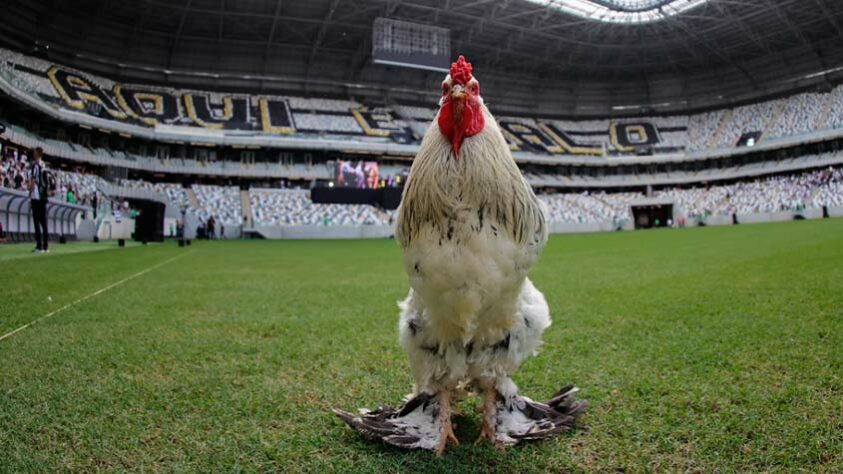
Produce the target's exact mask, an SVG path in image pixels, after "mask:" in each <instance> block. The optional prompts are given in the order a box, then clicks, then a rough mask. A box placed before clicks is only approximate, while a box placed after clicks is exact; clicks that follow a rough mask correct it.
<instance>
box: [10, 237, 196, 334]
mask: <svg viewBox="0 0 843 474" xmlns="http://www.w3.org/2000/svg"><path fill="white" fill-rule="evenodd" d="M187 253H189V252H187ZM187 253H183V254H179V255H176V256H175V257H173V258H170V259H167V260H164V261H163V262H161V263H156V264H155V265H153V266H151V267H149V268H147V269H146V270H141V271H139V272H137V273H135V274H134V275H131V276H128V277H126V278H124V279H122V280H120V281H117V282H114V283H112V284H110V285H108V286H106V287H103V288H100V289H99V290H97V291H95V292H93V293H91V294H90V295H87V296H83V297H81V298H79V299H78V300H76V301H72V302H70V303H67V304H66V305H64V306H62V307H61V308H58V309H54V310H53V311H50V312H49V313H47V314H45V315H44V316H41V317H40V318H37V319H35V320H33V321H31V322H29V323H26V324H24V325H23V326H21V327H19V328H17V329H15V330H14V331H12V332H10V333H7V334H4V335H2V336H0V341H2V340H3V339H6V338H7V337H11V336H13V335H15V334H17V333H18V332H20V331H23V330H24V329H26V328H28V327H30V326H33V325H35V324H38V323H39V322H41V321H43V320H45V319H47V318H51V317H53V316H55V315H56V314H58V313H61V312H62V311H64V310H66V309H67V308H70V307H71V306H76V305H77V304H79V303H83V302H85V301H86V300H88V299H90V298H93V297H94V296H97V295H99V294H101V293H105V292H106V291H108V290H110V289H112V288H114V287H116V286H120V285H122V284H123V283H126V282H127V281H130V280H134V279H135V278H137V277H139V276H142V275H144V274H146V273H149V272H151V271H152V270H155V269H156V268H159V267H163V266H164V265H166V264H168V263H170V262H172V261H174V260H176V259H177V258H181V257H184V256H185V255H187Z"/></svg>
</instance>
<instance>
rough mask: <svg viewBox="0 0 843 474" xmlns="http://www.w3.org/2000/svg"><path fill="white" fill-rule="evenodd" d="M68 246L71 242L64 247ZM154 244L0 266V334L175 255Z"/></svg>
mask: <svg viewBox="0 0 843 474" xmlns="http://www.w3.org/2000/svg"><path fill="white" fill-rule="evenodd" d="M68 245H72V244H68ZM184 252H185V250H184V249H179V248H177V247H176V245H175V244H172V243H168V244H158V245H149V246H140V247H132V248H124V249H112V250H104V251H97V252H87V253H69V254H63V255H52V254H48V255H34V256H32V257H31V258H21V259H15V260H8V261H5V262H3V263H1V264H0V269H2V272H0V300H2V301H3V304H2V305H0V333H2V334H6V333H8V332H9V331H12V330H14V329H15V328H18V327H20V326H21V325H23V324H26V323H27V322H30V321H32V320H33V319H35V318H37V317H40V316H42V315H44V314H47V313H49V312H50V311H53V310H56V309H58V308H60V307H62V306H64V305H66V304H68V303H71V302H73V301H76V300H78V299H79V298H83V297H84V296H86V295H88V294H91V293H93V292H94V291H96V290H98V289H100V288H102V287H104V286H107V285H108V284H110V283H113V282H115V281H119V280H121V279H123V278H126V277H128V276H130V275H132V274H134V273H137V272H138V271H141V270H143V269H144V268H148V267H150V266H152V265H155V264H157V263H159V262H161V261H164V260H166V259H167V258H170V257H173V256H175V255H177V254H179V253H184Z"/></svg>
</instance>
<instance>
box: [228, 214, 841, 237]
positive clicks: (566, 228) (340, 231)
mask: <svg viewBox="0 0 843 474" xmlns="http://www.w3.org/2000/svg"><path fill="white" fill-rule="evenodd" d="M796 215H801V216H803V217H804V218H805V219H821V218H822V216H823V211H822V209H820V208H812V209H806V210H804V211H802V212H791V211H783V212H764V213H753V214H739V215H738V223H740V224H754V223H761V222H781V221H790V220H793V219H794V217H795V216H796ZM829 216H831V217H843V207H838V208H829ZM674 217H676V218H678V217H680V216H674ZM705 224H706V225H707V226H721V225H732V216H709V217H708V218H706V219H705ZM697 225H698V220H697V219H695V218H686V219H685V227H696V226H697ZM616 230H618V225H617V224H615V223H612V222H593V223H585V224H573V223H563V222H551V223H550V225H549V231H550V233H551V234H576V233H586V232H614V231H616ZM621 230H634V225H633V223H632V222H631V221H628V222H625V223H623V224H622V225H621ZM225 231H226V232H225V233H226V238H237V237H238V236H239V227H237V228H236V232H238V235H237V236H234V235H232V236H230V237H229V227H228V226H226V229H225ZM252 231H253V232H256V233H258V234H260V235H261V236H263V237H264V238H266V239H384V238H388V237H391V236H392V235H393V234H394V230H393V228H392V227H391V226H373V225H358V226H324V225H307V226H258V227H255V228H254V229H252V230H247V232H252ZM232 232H235V229H234V226H232Z"/></svg>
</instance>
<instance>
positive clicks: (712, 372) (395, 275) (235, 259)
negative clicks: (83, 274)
mask: <svg viewBox="0 0 843 474" xmlns="http://www.w3.org/2000/svg"><path fill="white" fill-rule="evenodd" d="M194 248H195V252H194V253H193V254H191V255H190V256H189V257H186V258H185V259H181V260H179V261H177V262H175V263H174V264H173V265H170V266H167V267H164V268H162V269H160V270H161V272H160V273H159V272H158V271H156V272H155V273H154V274H153V273H150V274H148V275H145V276H144V277H142V278H138V279H136V280H134V281H133V282H132V285H125V286H121V287H119V288H115V289H114V290H113V291H109V292H107V293H104V294H102V295H100V296H99V297H97V298H96V299H95V300H89V302H90V303H92V304H91V305H86V310H85V311H82V309H81V307H80V306H77V307H74V308H71V309H70V310H68V312H67V314H65V316H63V317H62V318H56V319H54V320H52V322H51V323H50V324H44V325H42V326H40V327H39V328H38V331H33V332H31V333H29V334H28V335H27V337H26V338H25V340H24V339H20V340H18V341H17V342H18V343H16V344H14V345H13V346H9V347H8V348H5V347H4V348H2V349H1V350H0V362H2V364H3V365H2V367H3V369H2V370H3V377H1V378H0V396H3V397H5V398H4V399H3V401H4V403H0V466H7V467H8V469H9V470H13V471H51V470H57V469H62V470H63V469H69V470H77V471H92V470H106V471H109V470H127V469H128V470H153V471H161V470H166V471H170V470H176V471H215V472H216V471H230V470H246V471H328V472H352V471H356V472H361V471H362V472H383V471H385V472H439V471H447V472H482V471H504V472H546V471H568V472H594V471H614V470H618V469H625V470H627V471H632V472H640V471H668V472H675V471H685V470H691V471H693V470H695V469H699V470H701V471H703V472H709V471H724V472H734V471H741V472H747V471H765V470H771V471H783V472H792V471H795V470H806V471H810V472H838V471H840V470H841V469H843V457H841V454H840V452H839V449H838V448H839V446H841V445H843V426H841V423H843V405H841V402H840V400H841V399H843V396H841V395H843V381H841V376H840V374H841V373H843V354H841V351H839V347H841V345H843V321H841V313H840V307H841V303H843V301H841V299H840V298H841V296H840V294H841V291H840V289H841V285H840V281H841V276H842V275H841V268H843V220H830V221H822V222H792V223H783V224H775V225H757V226H739V227H733V228H707V229H687V230H681V231H653V232H638V233H617V234H600V235H580V236H558V237H554V238H552V239H551V241H550V243H549V245H548V248H547V250H546V252H545V254H544V255H543V257H542V260H541V262H540V264H539V265H538V266H537V267H536V269H535V270H534V271H533V272H532V275H531V276H532V278H533V279H534V281H535V282H536V285H537V286H538V287H539V288H540V289H542V290H543V291H544V292H545V294H546V295H547V298H548V301H549V303H550V305H551V308H552V312H553V317H554V325H553V326H552V327H551V328H550V329H549V330H548V332H547V335H546V338H545V339H546V344H545V346H544V347H543V349H542V351H541V353H540V354H539V356H538V357H535V358H532V359H530V360H529V361H528V362H526V363H525V364H524V366H523V368H522V370H521V371H519V373H518V374H517V375H516V382H517V383H518V384H519V386H520V387H521V388H522V390H523V391H524V393H525V394H527V395H529V396H532V397H535V398H543V397H546V396H547V395H549V394H550V393H552V392H553V391H554V390H556V389H557V388H558V387H559V386H560V385H561V384H564V383H567V382H576V383H577V384H578V385H580V386H581V387H582V388H583V390H582V396H583V397H585V398H588V399H589V401H590V402H591V409H590V412H589V413H588V415H587V416H586V418H585V420H584V421H585V424H586V425H587V429H582V430H579V431H577V432H576V433H574V434H571V435H568V436H563V437H560V438H558V439H556V440H553V441H551V442H549V443H544V444H541V445H529V446H524V447H519V448H516V449H511V450H508V451H506V452H504V453H500V452H497V451H496V450H494V449H493V448H491V447H489V446H479V447H475V446H472V441H473V438H474V437H475V436H476V435H477V431H478V429H479V419H478V417H477V416H476V415H475V414H474V413H473V401H471V400H467V401H465V402H463V404H462V408H463V411H464V413H466V415H465V416H464V417H462V418H460V419H458V420H457V423H458V425H459V427H458V429H457V434H458V436H460V437H461V439H462V440H463V442H464V443H463V445H461V446H458V447H455V448H454V449H452V450H451V451H450V452H449V453H447V455H446V457H445V459H443V460H436V459H434V458H433V457H431V456H430V455H429V453H415V452H414V453H405V452H402V451H397V450H393V449H390V448H386V447H383V446H379V445H376V444H371V443H367V442H365V441H363V440H361V439H359V437H357V436H356V435H355V434H354V433H352V432H351V431H350V430H348V429H347V427H345V426H344V425H342V424H341V423H339V422H338V421H337V420H336V419H335V417H334V416H333V415H331V414H330V413H329V412H328V409H329V408H330V407H331V406H339V407H342V408H346V409H353V408H355V407H358V406H368V407H370V408H371V407H373V406H375V405H377V404H379V403H396V402H398V401H399V400H400V397H401V396H402V395H404V394H405V393H407V391H409V388H410V384H411V379H410V376H409V372H408V367H407V363H406V358H405V356H404V354H403V353H402V352H401V350H400V348H399V347H398V345H397V343H396V328H395V324H396V319H397V318H396V315H397V309H396V307H395V301H396V300H398V299H400V298H402V297H403V296H404V295H405V294H406V290H407V282H406V277H405V276H404V275H403V271H402V269H401V262H400V253H399V252H398V250H397V246H396V245H395V243H394V242H390V241H366V242H248V241H247V242H222V243H219V242H211V243H202V244H201V245H198V246H195V247H194ZM146 250H151V248H149V249H146ZM90 257H92V258H93V257H94V256H93V255H90ZM165 268H166V271H163V270H165ZM153 275H156V278H152V276H153ZM23 342H25V343H23ZM0 470H2V469H0Z"/></svg>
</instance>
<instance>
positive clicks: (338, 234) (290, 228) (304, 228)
mask: <svg viewBox="0 0 843 474" xmlns="http://www.w3.org/2000/svg"><path fill="white" fill-rule="evenodd" d="M227 230H228V229H226V231H227ZM254 230H255V232H257V233H259V234H260V235H262V236H263V237H264V238H266V239H385V238H387V237H389V236H391V235H393V233H394V231H393V229H392V226H388V225H353V226H351V225H349V226H325V225H285V226H257V227H255V229H254Z"/></svg>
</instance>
